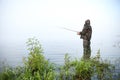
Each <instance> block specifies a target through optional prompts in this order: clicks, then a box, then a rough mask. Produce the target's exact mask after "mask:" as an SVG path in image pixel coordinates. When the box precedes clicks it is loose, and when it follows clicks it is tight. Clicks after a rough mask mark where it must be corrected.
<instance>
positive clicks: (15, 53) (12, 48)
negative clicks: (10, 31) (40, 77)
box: [0, 40, 120, 66]
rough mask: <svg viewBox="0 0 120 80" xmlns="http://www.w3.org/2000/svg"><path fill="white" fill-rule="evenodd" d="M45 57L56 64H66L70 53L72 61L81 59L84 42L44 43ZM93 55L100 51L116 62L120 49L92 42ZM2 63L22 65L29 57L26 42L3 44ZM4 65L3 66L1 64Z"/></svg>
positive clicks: (104, 56)
mask: <svg viewBox="0 0 120 80" xmlns="http://www.w3.org/2000/svg"><path fill="white" fill-rule="evenodd" d="M41 44H42V47H43V49H44V53H43V54H44V55H45V57H46V59H49V60H50V61H51V62H53V63H56V64H63V63H64V55H65V54H66V53H68V54H69V55H70V57H71V59H74V58H81V57H82V55H83V47H82V40H79V41H78V40H77V41H76V42H74V41H48V42H45V41H42V42H41ZM91 48H92V55H91V56H95V55H96V53H97V51H98V50H99V49H100V53H101V57H102V58H106V59H109V60H111V59H112V60H114V59H117V58H119V57H120V50H119V49H120V48H119V47H113V46H112V45H107V44H106V45H105V44H104V45H102V44H95V43H93V42H92V44H91ZM0 54H1V56H0V62H1V63H2V62H5V63H6V64H9V65H11V66H18V65H22V64H23V63H22V59H23V57H27V56H28V50H27V47H26V44H25V42H23V43H21V44H20V43H19V44H18V43H1V45H0ZM1 65H2V64H1Z"/></svg>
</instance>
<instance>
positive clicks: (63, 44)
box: [0, 0, 120, 66]
mask: <svg viewBox="0 0 120 80" xmlns="http://www.w3.org/2000/svg"><path fill="white" fill-rule="evenodd" d="M119 8H120V1H119V0H0V62H3V61H4V62H7V63H8V64H10V65H13V66H15V65H19V64H21V63H22V58H23V57H27V55H28V51H27V47H26V41H27V39H28V38H31V37H36V38H37V39H38V40H39V41H40V43H41V44H42V47H43V49H44V55H45V56H46V58H47V59H50V60H51V61H52V62H56V63H58V64H61V63H63V59H64V54H65V53H69V55H70V56H71V57H82V54H83V47H82V43H83V42H82V40H81V39H80V37H79V36H78V35H76V34H77V33H75V32H71V31H67V30H64V29H62V28H61V27H66V28H69V29H73V30H76V31H81V30H82V28H83V25H84V22H85V20H86V19H90V20H91V26H92V29H93V33H92V40H91V48H92V56H94V55H96V52H97V51H98V50H99V49H100V52H101V56H102V57H107V58H109V57H110V58H111V57H115V58H116V57H120V31H119V30H120V9H119Z"/></svg>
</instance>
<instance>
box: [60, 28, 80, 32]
mask: <svg viewBox="0 0 120 80" xmlns="http://www.w3.org/2000/svg"><path fill="white" fill-rule="evenodd" d="M62 29H65V30H68V31H72V32H79V31H76V30H72V29H68V28H65V27H62Z"/></svg>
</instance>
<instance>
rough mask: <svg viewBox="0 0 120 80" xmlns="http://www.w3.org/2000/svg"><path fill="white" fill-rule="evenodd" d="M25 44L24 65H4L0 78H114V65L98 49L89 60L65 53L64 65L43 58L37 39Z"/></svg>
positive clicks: (49, 79) (17, 79) (8, 79)
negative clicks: (26, 48) (102, 56)
mask: <svg viewBox="0 0 120 80" xmlns="http://www.w3.org/2000/svg"><path fill="white" fill-rule="evenodd" d="M27 46H28V50H29V55H28V57H27V58H24V60H23V63H24V65H23V66H18V67H15V68H12V67H10V66H5V67H4V70H3V72H1V73H0V80H114V79H113V76H114V74H113V71H114V70H115V66H114V65H112V64H111V63H110V62H109V61H105V60H102V59H101V58H100V50H99V51H98V52H97V55H96V56H95V57H93V58H91V59H89V60H83V59H75V60H71V58H70V56H69V55H68V54H65V58H64V65H62V66H57V65H55V64H53V63H51V62H49V61H48V60H47V59H45V57H44V54H43V49H42V47H41V44H40V43H39V41H38V40H37V39H35V38H29V39H28V41H27ZM118 78H120V76H119V77H118ZM118 78H117V79H118Z"/></svg>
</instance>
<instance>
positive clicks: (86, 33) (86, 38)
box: [77, 19, 92, 59]
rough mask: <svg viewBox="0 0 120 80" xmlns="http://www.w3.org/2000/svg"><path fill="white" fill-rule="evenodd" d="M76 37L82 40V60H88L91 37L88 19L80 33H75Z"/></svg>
mask: <svg viewBox="0 0 120 80" xmlns="http://www.w3.org/2000/svg"><path fill="white" fill-rule="evenodd" d="M77 35H80V38H81V39H83V48H84V49H83V59H89V58H90V56H91V47H90V40H91V36H92V28H91V25H90V20H89V19H87V20H86V21H85V24H84V27H83V29H82V31H81V32H77Z"/></svg>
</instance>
